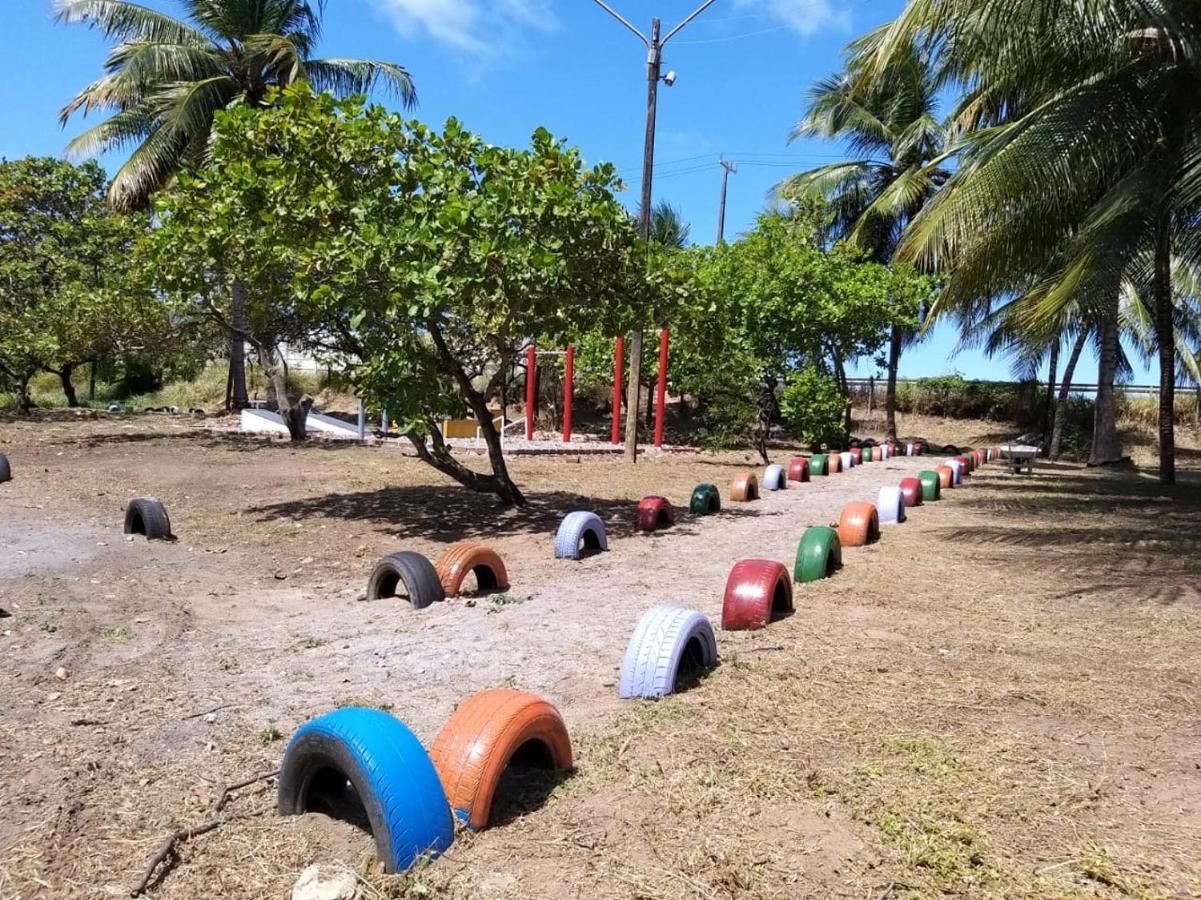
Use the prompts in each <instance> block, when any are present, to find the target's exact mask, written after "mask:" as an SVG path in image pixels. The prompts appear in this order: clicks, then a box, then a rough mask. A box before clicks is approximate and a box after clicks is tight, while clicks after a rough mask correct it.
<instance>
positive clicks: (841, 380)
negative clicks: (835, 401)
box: [834, 348, 854, 435]
mask: <svg viewBox="0 0 1201 900" xmlns="http://www.w3.org/2000/svg"><path fill="white" fill-rule="evenodd" d="M834 378H835V380H836V381H837V382H838V389H839V390H840V391H842V395H843V396H844V397H846V398H847V408H846V412H845V413H844V414H843V427H844V428H846V430H847V434H848V435H849V434H850V433H851V427H852V426H853V424H854V422H853V421H852V419H851V406H852V400H853V398H852V397H851V389H850V387H849V386H848V384H847V370H846V368H845V367H844V366H843V364H842V354H841V353H839V352H838V349H837V348H835V349H834Z"/></svg>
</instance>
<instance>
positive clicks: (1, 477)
mask: <svg viewBox="0 0 1201 900" xmlns="http://www.w3.org/2000/svg"><path fill="white" fill-rule="evenodd" d="M12 480H13V470H12V468H11V467H10V466H9V464H8V457H7V456H5V455H4V454H3V453H0V484H3V483H4V482H6V481H12Z"/></svg>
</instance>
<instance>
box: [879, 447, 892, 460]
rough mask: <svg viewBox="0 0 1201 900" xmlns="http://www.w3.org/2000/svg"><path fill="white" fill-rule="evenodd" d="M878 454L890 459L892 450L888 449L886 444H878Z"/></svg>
mask: <svg viewBox="0 0 1201 900" xmlns="http://www.w3.org/2000/svg"><path fill="white" fill-rule="evenodd" d="M880 455H881V456H883V457H884V458H885V459H892V451H891V450H889V449H888V444H881V445H880Z"/></svg>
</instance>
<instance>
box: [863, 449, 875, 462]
mask: <svg viewBox="0 0 1201 900" xmlns="http://www.w3.org/2000/svg"><path fill="white" fill-rule="evenodd" d="M875 458H876V451H875V449H874V448H872V447H864V448H863V461H864V462H871V461H872V460H873V459H875Z"/></svg>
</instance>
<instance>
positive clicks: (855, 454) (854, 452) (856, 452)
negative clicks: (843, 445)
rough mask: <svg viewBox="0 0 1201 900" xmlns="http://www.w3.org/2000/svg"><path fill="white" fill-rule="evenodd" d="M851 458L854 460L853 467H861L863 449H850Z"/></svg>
mask: <svg viewBox="0 0 1201 900" xmlns="http://www.w3.org/2000/svg"><path fill="white" fill-rule="evenodd" d="M851 458H852V459H854V460H855V465H857V466H860V465H863V448H862V447H852V448H851Z"/></svg>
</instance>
